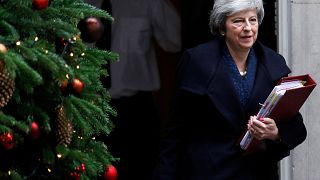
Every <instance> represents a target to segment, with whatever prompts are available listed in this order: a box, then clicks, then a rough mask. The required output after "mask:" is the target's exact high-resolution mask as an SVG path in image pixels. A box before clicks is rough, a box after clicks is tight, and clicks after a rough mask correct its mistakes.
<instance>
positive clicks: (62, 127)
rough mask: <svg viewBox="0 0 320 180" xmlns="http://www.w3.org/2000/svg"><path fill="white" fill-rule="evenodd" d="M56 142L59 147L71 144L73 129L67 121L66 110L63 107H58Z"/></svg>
mask: <svg viewBox="0 0 320 180" xmlns="http://www.w3.org/2000/svg"><path fill="white" fill-rule="evenodd" d="M56 115H57V119H56V123H57V128H56V141H57V144H58V145H64V146H68V145H69V144H70V143H71V138H72V133H73V127H72V124H71V122H70V121H69V120H68V119H67V117H66V113H65V109H64V107H63V106H62V105H59V106H58V107H56Z"/></svg>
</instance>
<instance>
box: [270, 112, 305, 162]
mask: <svg viewBox="0 0 320 180" xmlns="http://www.w3.org/2000/svg"><path fill="white" fill-rule="evenodd" d="M278 129H279V135H280V141H278V142H275V141H271V140H270V141H266V144H267V153H268V154H270V156H269V157H274V158H275V159H276V160H281V159H282V158H284V157H286V156H288V155H289V154H290V150H292V149H293V148H295V147H296V146H298V145H299V144H301V143H302V142H303V141H304V140H305V139H306V137H307V130H306V127H305V125H304V123H303V118H302V116H301V114H300V113H298V114H297V115H296V116H295V117H294V118H293V119H292V120H291V121H287V122H284V123H281V124H278Z"/></svg>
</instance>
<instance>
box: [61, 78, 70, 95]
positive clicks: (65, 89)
mask: <svg viewBox="0 0 320 180" xmlns="http://www.w3.org/2000/svg"><path fill="white" fill-rule="evenodd" d="M68 86H69V82H68V80H65V81H63V82H62V83H60V86H59V88H60V91H61V92H62V93H63V94H65V95H66V94H69V93H70V89H69V88H68Z"/></svg>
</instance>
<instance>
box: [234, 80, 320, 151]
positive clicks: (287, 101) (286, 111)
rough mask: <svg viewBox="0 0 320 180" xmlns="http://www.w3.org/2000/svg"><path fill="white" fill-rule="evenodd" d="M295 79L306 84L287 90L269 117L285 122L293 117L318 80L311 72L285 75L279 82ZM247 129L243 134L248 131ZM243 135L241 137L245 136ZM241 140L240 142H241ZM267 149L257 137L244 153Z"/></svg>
mask: <svg viewBox="0 0 320 180" xmlns="http://www.w3.org/2000/svg"><path fill="white" fill-rule="evenodd" d="M293 80H301V81H304V82H305V84H304V86H303V87H299V88H295V89H290V90H286V92H285V94H284V95H283V96H282V98H281V99H280V100H279V102H278V103H277V104H276V105H275V107H274V108H273V110H272V111H271V113H270V114H269V116H268V117H269V118H272V119H274V120H275V121H276V123H279V122H285V121H289V120H290V119H292V118H293V117H294V116H295V115H296V114H297V113H298V112H299V110H300V108H301V107H302V105H303V104H304V103H305V101H306V100H307V98H308V97H309V95H310V94H311V92H312V91H313V89H314V88H315V87H316V85H317V84H316V82H315V81H314V80H313V79H312V78H311V76H310V75H309V74H306V75H300V76H290V77H283V78H282V79H281V80H280V81H279V82H278V84H281V83H282V82H287V81H293ZM246 132H247V131H245V132H244V133H243V135H244V134H245V133H246ZM243 135H242V136H241V138H240V141H241V139H242V138H243ZM240 141H239V142H240ZM264 149H265V143H264V141H260V140H257V139H253V141H252V142H251V143H250V145H249V146H248V148H247V149H245V150H244V155H246V154H252V153H257V152H260V151H261V150H264Z"/></svg>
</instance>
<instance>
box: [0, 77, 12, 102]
mask: <svg viewBox="0 0 320 180" xmlns="http://www.w3.org/2000/svg"><path fill="white" fill-rule="evenodd" d="M14 88H15V82H14V80H13V79H12V78H10V76H9V74H8V73H6V72H5V71H1V72H0V108H2V107H4V106H5V105H7V103H8V102H9V100H10V99H11V97H12V94H13V91H14Z"/></svg>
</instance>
